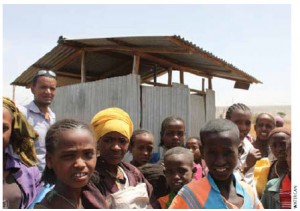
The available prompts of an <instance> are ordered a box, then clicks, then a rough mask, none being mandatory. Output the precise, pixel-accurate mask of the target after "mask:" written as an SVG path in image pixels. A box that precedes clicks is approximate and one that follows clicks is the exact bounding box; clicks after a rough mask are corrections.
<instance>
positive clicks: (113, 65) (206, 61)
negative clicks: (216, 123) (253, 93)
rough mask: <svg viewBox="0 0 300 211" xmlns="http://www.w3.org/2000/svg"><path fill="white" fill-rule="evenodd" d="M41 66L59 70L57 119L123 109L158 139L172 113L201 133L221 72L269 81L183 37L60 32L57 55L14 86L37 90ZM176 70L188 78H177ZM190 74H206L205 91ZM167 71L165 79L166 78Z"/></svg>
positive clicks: (239, 84) (244, 82)
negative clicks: (73, 36)
mask: <svg viewBox="0 0 300 211" xmlns="http://www.w3.org/2000/svg"><path fill="white" fill-rule="evenodd" d="M41 69H47V70H52V71H54V72H55V73H56V74H57V82H58V89H57V94H56V97H55V99H54V101H53V103H52V105H51V108H52V109H53V110H54V112H55V113H56V115H57V119H58V120H59V119H63V118H74V119H78V120H82V121H86V122H90V120H91V118H92V117H93V116H94V114H96V113H97V112H98V111H99V110H102V109H104V108H107V107H112V106H115V107H120V108H122V109H124V110H125V111H127V112H128V113H129V115H130V116H131V118H132V120H133V123H134V127H135V129H138V128H145V129H148V130H150V131H152V132H153V133H154V135H155V137H156V144H155V149H154V151H157V150H158V144H159V142H160V140H159V138H160V137H159V132H160V125H161V122H162V121H163V119H164V118H166V117H168V116H171V115H172V116H179V117H181V118H183V119H184V121H185V124H186V129H187V136H198V135H199V131H200V128H201V127H202V126H203V124H204V123H205V122H206V121H208V120H210V119H214V118H215V110H216V108H215V92H214V90H213V87H212V80H213V78H215V77H218V78H224V79H228V80H233V81H235V85H234V88H240V89H249V86H250V84H253V83H261V82H260V81H259V80H257V79H256V78H254V77H253V76H251V75H249V74H247V73H246V72H244V71H242V70H240V69H238V68H237V67H235V66H233V65H232V64H229V63H227V62H226V61H224V60H222V59H220V58H218V57H216V56H215V55H213V54H212V53H210V52H208V51H205V50H203V49H202V48H199V47H197V46H196V45H194V44H192V43H191V42H189V41H186V40H185V39H183V38H181V37H179V36H144V37H115V38H93V39H90V38H89V39H67V38H64V37H59V39H58V44H57V46H55V47H54V48H53V49H52V50H51V51H50V52H48V53H47V54H45V55H44V56H43V57H42V58H40V59H39V60H37V61H36V62H35V63H33V64H32V65H31V66H30V67H29V68H28V69H26V70H25V71H24V72H23V73H22V74H21V75H20V76H19V77H18V78H16V79H15V81H13V82H12V85H18V86H26V87H28V88H29V87H30V85H31V80H32V78H33V76H34V74H35V73H36V72H37V71H38V70H41ZM174 71H178V72H179V78H180V80H179V81H180V83H173V81H172V79H173V76H174V74H173V73H174ZM184 73H191V74H194V75H196V76H200V77H199V84H201V86H200V87H202V89H201V90H195V89H191V88H189V87H188V86H187V85H185V80H184V79H185V78H184ZM162 75H167V80H166V82H165V83H162V82H160V83H159V82H158V80H157V79H158V77H160V76H162Z"/></svg>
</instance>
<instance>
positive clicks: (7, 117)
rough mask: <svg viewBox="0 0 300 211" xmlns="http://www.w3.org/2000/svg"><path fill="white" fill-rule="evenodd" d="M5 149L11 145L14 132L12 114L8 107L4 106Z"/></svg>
mask: <svg viewBox="0 0 300 211" xmlns="http://www.w3.org/2000/svg"><path fill="white" fill-rule="evenodd" d="M2 124H3V131H2V135H3V150H4V149H6V148H7V147H8V145H9V141H10V136H11V132H12V116H11V113H10V112H9V111H8V110H7V108H4V107H3V123H2Z"/></svg>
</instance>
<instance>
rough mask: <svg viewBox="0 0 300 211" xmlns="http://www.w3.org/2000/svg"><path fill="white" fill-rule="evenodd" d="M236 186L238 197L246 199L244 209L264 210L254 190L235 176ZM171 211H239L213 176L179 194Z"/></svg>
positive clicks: (186, 186) (184, 187)
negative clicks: (179, 210)
mask: <svg viewBox="0 0 300 211" xmlns="http://www.w3.org/2000/svg"><path fill="white" fill-rule="evenodd" d="M233 181H234V185H235V187H236V192H237V194H238V195H240V196H242V197H243V198H244V204H243V206H242V207H241V208H243V209H263V206H262V204H261V202H260V201H259V200H258V198H257V197H256V195H255V194H254V192H253V190H252V188H251V187H250V186H249V185H248V184H246V183H244V182H242V181H237V180H236V179H235V177H234V176H233ZM169 208H170V209H239V208H238V207H237V206H235V205H234V204H231V203H230V202H229V201H227V200H226V199H225V198H224V197H223V196H222V195H221V192H220V190H219V188H218V186H217V185H216V183H215V182H214V180H213V178H212V177H211V175H210V174H209V173H208V175H207V177H204V178H202V179H200V180H194V181H192V182H190V183H188V184H187V185H185V186H183V188H182V189H181V190H180V191H179V192H178V194H177V196H176V197H175V198H174V199H173V202H172V204H171V205H170V207H169Z"/></svg>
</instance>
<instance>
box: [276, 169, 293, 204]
mask: <svg viewBox="0 0 300 211" xmlns="http://www.w3.org/2000/svg"><path fill="white" fill-rule="evenodd" d="M279 197H280V209H291V200H292V199H291V180H290V178H289V176H288V175H287V174H286V176H285V177H284V178H283V180H282V182H281V185H280V192H279Z"/></svg>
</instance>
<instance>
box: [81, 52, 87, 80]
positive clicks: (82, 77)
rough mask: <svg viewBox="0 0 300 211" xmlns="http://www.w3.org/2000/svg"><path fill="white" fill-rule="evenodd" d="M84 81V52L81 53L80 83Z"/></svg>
mask: <svg viewBox="0 0 300 211" xmlns="http://www.w3.org/2000/svg"><path fill="white" fill-rule="evenodd" d="M85 81H86V70H85V51H82V52H81V83H84V82H85Z"/></svg>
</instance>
